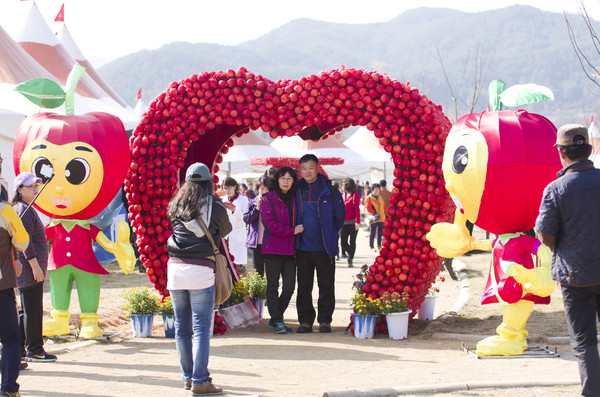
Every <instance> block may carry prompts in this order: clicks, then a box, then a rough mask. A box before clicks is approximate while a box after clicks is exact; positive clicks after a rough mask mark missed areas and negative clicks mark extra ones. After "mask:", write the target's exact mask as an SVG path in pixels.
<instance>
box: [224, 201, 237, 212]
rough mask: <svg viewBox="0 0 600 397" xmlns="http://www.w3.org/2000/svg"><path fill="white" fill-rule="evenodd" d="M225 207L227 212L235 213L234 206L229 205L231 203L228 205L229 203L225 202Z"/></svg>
mask: <svg viewBox="0 0 600 397" xmlns="http://www.w3.org/2000/svg"><path fill="white" fill-rule="evenodd" d="M225 207H226V208H227V209H228V210H229V211H231V212H234V211H235V205H233V204H231V203H229V202H227V201H225Z"/></svg>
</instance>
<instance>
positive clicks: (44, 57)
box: [17, 3, 139, 129]
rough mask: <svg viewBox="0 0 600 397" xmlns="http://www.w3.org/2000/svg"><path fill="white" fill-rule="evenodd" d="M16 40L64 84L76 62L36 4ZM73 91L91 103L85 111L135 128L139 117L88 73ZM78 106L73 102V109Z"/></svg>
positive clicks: (126, 126) (129, 127) (127, 127)
mask: <svg viewBox="0 0 600 397" xmlns="http://www.w3.org/2000/svg"><path fill="white" fill-rule="evenodd" d="M17 42H18V44H19V45H20V46H21V47H22V48H23V49H24V50H25V51H26V52H27V53H28V54H29V55H31V57H32V58H33V59H35V60H36V61H37V62H38V63H39V64H40V65H41V66H42V67H44V68H45V69H46V70H47V71H48V72H50V73H51V74H52V76H54V78H53V79H54V80H58V82H60V83H62V84H63V85H64V84H65V83H66V81H67V77H68V75H69V73H70V72H71V69H72V68H73V65H75V63H76V61H75V59H74V58H73V57H72V56H71V55H70V54H69V53H68V51H67V49H66V48H65V47H64V46H63V45H62V44H61V43H60V42H59V41H58V39H57V38H56V36H55V35H54V34H53V33H52V31H51V30H50V27H49V26H48V24H47V23H46V21H44V18H43V17H42V14H41V13H40V11H39V9H38V7H37V6H36V4H35V3H33V4H32V6H31V9H30V11H29V15H28V16H27V19H26V21H25V24H24V26H23V28H22V30H21V33H20V34H19V36H18V39H17ZM36 77H43V76H36ZM76 93H77V94H79V95H81V96H83V97H84V99H85V100H86V101H88V102H90V106H88V107H87V110H86V111H85V112H89V111H101V112H106V113H111V114H114V115H115V116H117V117H119V118H120V119H121V121H122V122H123V124H124V125H125V128H126V129H132V128H134V127H135V126H136V125H137V123H138V122H139V117H138V116H137V115H136V114H135V112H134V111H133V109H131V108H130V107H123V106H121V105H120V104H119V103H117V102H116V101H115V100H114V99H113V98H111V97H110V95H109V94H108V93H107V92H106V91H104V90H103V89H102V88H101V87H100V86H99V85H98V84H97V83H96V82H95V81H94V80H93V79H92V77H90V75H89V74H88V73H84V74H83V76H81V79H80V80H79V83H78V85H77V90H76ZM76 100H77V99H76ZM80 102H81V101H80ZM77 107H78V104H77V102H76V103H75V108H76V111H77ZM85 112H84V113H85Z"/></svg>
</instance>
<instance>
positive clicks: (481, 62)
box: [435, 44, 492, 120]
mask: <svg viewBox="0 0 600 397" xmlns="http://www.w3.org/2000/svg"><path fill="white" fill-rule="evenodd" d="M435 49H436V55H437V58H438V61H439V63H440V65H441V67H442V71H443V73H444V78H445V80H446V84H447V85H448V88H449V90H450V95H451V96H452V101H453V102H454V119H455V120H458V105H459V103H460V104H462V105H463V106H464V107H465V112H464V114H470V113H473V111H474V110H475V106H476V105H477V100H478V99H479V95H480V94H481V89H482V88H483V87H484V84H485V78H486V74H487V72H488V70H489V68H490V65H491V59H492V57H490V59H489V60H487V59H485V56H484V51H483V47H482V46H480V44H477V46H476V47H475V51H474V54H472V52H471V51H469V52H468V53H467V55H466V57H465V60H464V62H463V65H464V68H463V72H462V75H461V77H460V78H459V82H458V90H457V91H456V92H455V91H454V87H453V84H452V82H451V81H450V78H449V77H448V73H446V68H445V66H444V60H443V58H442V55H441V53H440V50H439V48H438V47H437V46H436V47H435ZM471 56H473V61H471ZM471 65H472V67H471ZM469 76H470V77H469ZM469 80H470V81H469ZM465 86H466V88H465ZM463 93H464V94H463Z"/></svg>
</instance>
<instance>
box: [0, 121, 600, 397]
mask: <svg viewBox="0 0 600 397" xmlns="http://www.w3.org/2000/svg"><path fill="white" fill-rule="evenodd" d="M556 147H557V150H558V153H559V155H560V159H561V163H562V166H563V169H562V170H561V171H560V172H559V173H558V179H557V180H555V181H553V182H552V183H550V184H549V185H548V186H547V188H546V190H545V191H544V197H543V200H542V204H541V207H540V213H539V217H538V219H537V222H536V227H535V229H536V231H537V233H538V237H539V239H540V240H541V241H542V243H543V244H546V245H547V246H549V247H550V248H551V249H552V251H553V252H554V260H553V266H552V276H553V279H554V280H556V281H557V282H558V283H559V284H560V285H561V289H562V294H563V299H564V306H565V313H566V316H567V323H568V329H569V334H570V337H571V343H572V346H573V350H574V353H575V356H576V358H577V361H578V364H579V371H580V375H581V384H582V395H586V396H588V395H589V396H592V395H600V380H599V378H597V377H596V376H595V375H594V374H596V375H597V374H598V372H599V371H600V358H599V355H598V345H597V330H596V319H597V318H598V316H599V313H600V309H599V308H600V303H599V302H600V298H599V297H600V290H599V285H600V271H599V270H598V269H600V266H599V263H598V261H599V260H600V259H599V258H600V255H599V252H598V244H597V237H596V234H595V233H594V230H593V228H594V227H595V225H596V224H597V223H598V222H600V210H598V208H597V207H595V206H593V205H590V203H593V202H594V199H595V198H596V197H597V195H598V193H599V191H600V170H598V169H595V168H594V166H593V163H592V162H591V161H590V160H589V159H588V157H589V156H590V153H591V145H590V144H589V136H588V131H587V128H586V127H584V126H580V125H566V126H563V127H561V128H560V129H559V130H558V136H557V142H556ZM1 164H2V158H1V157H0V172H1ZM299 169H300V175H298V172H297V171H296V169H294V168H290V167H282V168H280V169H279V170H275V169H271V170H269V171H268V172H267V173H265V175H264V176H263V177H261V178H260V179H259V181H258V183H256V185H255V186H254V188H255V189H256V190H253V189H252V188H248V187H247V186H245V185H243V184H242V185H241V186H240V185H239V184H238V183H237V182H236V181H235V180H234V179H232V178H227V179H225V180H224V182H223V189H222V197H220V196H219V195H217V194H215V193H216V192H215V191H214V185H213V179H212V176H211V173H210V170H209V168H208V167H207V166H206V165H204V164H202V163H195V164H192V165H191V166H190V167H189V168H188V169H187V172H186V176H185V182H184V183H183V184H182V186H181V187H180V189H179V190H178V192H177V193H176V195H175V196H174V197H173V198H172V199H171V201H170V203H169V206H168V217H169V219H170V221H171V225H172V229H173V234H172V236H171V237H170V238H169V240H168V250H169V261H168V285H167V287H168V289H169V291H170V294H171V297H172V301H173V308H174V312H175V328H176V332H175V341H176V348H177V353H178V357H179V362H180V367H181V371H182V373H183V384H184V387H185V388H186V389H188V390H191V391H192V393H193V394H194V395H218V394H221V393H222V389H221V388H219V387H216V386H215V385H214V384H213V383H212V378H211V377H210V372H209V370H208V360H209V352H210V339H209V335H210V327H211V317H212V316H213V308H214V303H215V293H214V291H215V273H214V269H215V251H214V250H213V244H212V243H211V241H217V242H218V241H220V239H221V237H225V236H227V238H228V242H229V248H230V250H231V252H232V255H233V256H234V257H235V262H236V263H237V264H247V252H248V249H249V250H250V254H251V257H252V262H253V265H254V267H255V269H256V271H257V272H258V273H260V274H264V275H265V276H266V279H267V308H268V311H269V314H270V317H271V320H270V322H269V324H268V327H269V328H270V329H272V330H273V332H275V333H276V334H285V333H288V332H292V329H291V328H290V327H289V326H288V325H286V323H285V312H286V309H287V307H288V305H289V303H290V300H291V298H292V295H293V293H294V290H295V288H296V284H297V302H296V307H297V314H298V320H299V326H298V327H297V328H296V332H297V333H311V332H313V327H314V324H315V320H316V322H317V323H318V331H319V332H321V333H328V332H331V321H332V314H333V311H334V308H335V294H334V284H335V260H336V257H337V256H338V254H339V245H338V244H339V242H341V255H342V256H345V257H346V258H347V260H348V266H350V267H352V266H353V259H354V255H355V253H356V235H357V231H358V230H359V229H360V224H361V209H360V208H361V203H362V205H363V206H364V208H365V209H366V211H367V212H368V215H367V220H368V222H369V225H370V233H369V245H370V247H371V248H372V249H374V250H377V249H379V248H380V247H381V243H382V229H383V222H384V221H385V217H386V208H387V207H388V206H389V199H390V195H391V193H390V192H389V191H388V190H387V188H386V183H385V180H383V181H381V182H380V183H374V184H373V185H372V186H369V184H368V183H367V182H365V184H364V185H363V186H362V187H360V186H358V185H357V183H356V182H355V181H354V180H353V179H351V178H346V179H344V180H343V181H342V186H341V191H340V189H339V188H337V187H335V186H334V185H333V184H332V182H331V181H330V180H329V179H328V178H327V177H326V176H325V175H323V174H320V173H319V172H318V170H319V160H318V158H317V157H316V156H314V155H312V154H307V155H304V156H303V157H301V158H300V161H299ZM40 182H41V180H40V179H39V178H37V177H36V176H34V175H33V174H30V173H27V172H25V173H21V174H19V175H18V176H17V177H16V179H15V183H14V186H15V190H14V192H13V193H14V194H13V196H14V198H13V200H12V202H9V201H8V192H7V191H6V189H4V187H2V191H1V192H0V272H1V273H0V274H1V277H0V319H1V320H0V342H1V343H2V362H1V370H2V383H1V390H0V395H4V396H18V395H19V391H18V390H19V385H18V383H17V378H18V376H19V369H20V365H21V359H23V360H24V361H25V364H26V362H27V361H54V360H56V357H55V356H53V355H50V354H48V353H46V352H45V350H44V347H43V339H42V313H43V310H42V309H43V302H42V296H43V293H42V292H43V283H44V280H45V279H46V278H47V258H48V248H47V244H46V236H45V232H44V226H43V224H42V222H41V221H40V219H39V216H38V215H37V213H36V212H35V210H33V209H32V208H31V203H32V201H33V200H34V198H35V197H36V194H37V193H38V191H39V188H40ZM359 192H361V193H362V195H361V194H360V193H359ZM340 237H341V238H340ZM13 250H14V252H15V253H16V254H15V255H14V259H13ZM315 274H316V277H317V286H318V289H319V293H318V302H317V310H315V307H314V305H313V301H312V292H313V283H314V277H315ZM280 279H281V280H282V288H281V291H280V288H279V280H280ZM15 288H18V292H19V295H20V301H21V315H20V316H19V315H18V313H17V310H16V309H17V306H16V297H15V292H14V291H15Z"/></svg>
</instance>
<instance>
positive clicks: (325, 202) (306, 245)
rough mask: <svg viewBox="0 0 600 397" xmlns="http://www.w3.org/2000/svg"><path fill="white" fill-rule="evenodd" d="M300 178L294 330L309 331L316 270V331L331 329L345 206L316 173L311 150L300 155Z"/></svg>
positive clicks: (329, 330)
mask: <svg viewBox="0 0 600 397" xmlns="http://www.w3.org/2000/svg"><path fill="white" fill-rule="evenodd" d="M300 174H301V175H302V179H301V180H300V183H299V187H298V191H297V192H296V195H297V202H298V204H299V209H298V224H301V225H303V226H304V232H303V233H301V234H299V238H298V239H297V240H296V264H297V266H298V295H297V301H296V307H297V309H298V321H299V322H300V326H299V327H298V329H297V330H296V332H297V333H300V334H303V333H309V332H312V325H313V323H314V321H315V314H316V313H315V308H314V306H313V303H312V289H313V282H314V276H315V270H316V271H317V285H318V286H319V300H318V310H319V315H318V317H317V321H318V322H319V332H331V318H332V315H333V310H334V308H335V257H336V255H337V253H338V238H339V231H340V229H341V228H342V225H343V224H344V219H346V207H345V206H344V200H343V199H342V195H341V194H340V192H339V191H338V190H337V189H335V188H333V186H332V185H331V181H330V180H329V179H327V177H325V175H321V174H319V159H318V158H317V156H315V155H314V154H305V155H304V156H302V157H301V158H300Z"/></svg>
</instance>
